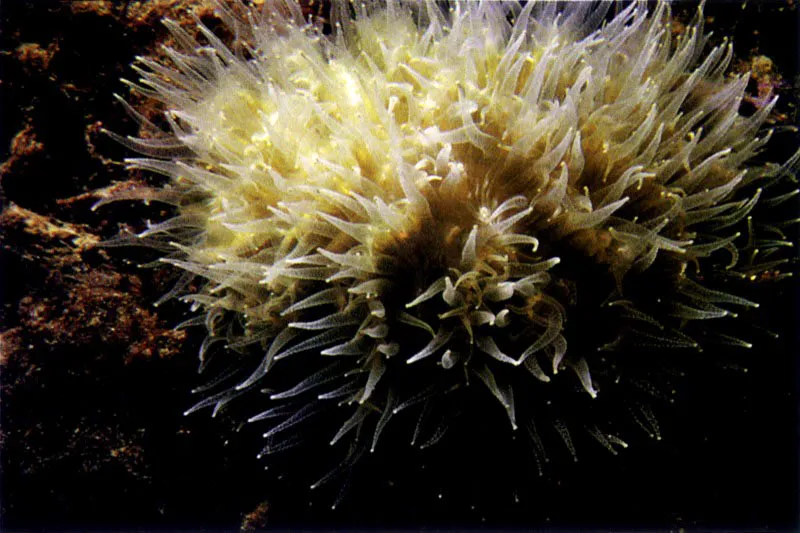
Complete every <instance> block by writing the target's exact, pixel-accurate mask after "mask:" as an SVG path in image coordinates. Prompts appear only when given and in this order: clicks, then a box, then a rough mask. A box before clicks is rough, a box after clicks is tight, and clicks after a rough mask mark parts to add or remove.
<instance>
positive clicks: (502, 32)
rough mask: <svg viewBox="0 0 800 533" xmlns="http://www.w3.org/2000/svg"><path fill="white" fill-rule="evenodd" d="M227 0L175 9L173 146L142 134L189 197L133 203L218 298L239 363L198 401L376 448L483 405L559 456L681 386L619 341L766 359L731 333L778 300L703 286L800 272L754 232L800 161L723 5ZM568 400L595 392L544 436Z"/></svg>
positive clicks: (167, 72)
mask: <svg viewBox="0 0 800 533" xmlns="http://www.w3.org/2000/svg"><path fill="white" fill-rule="evenodd" d="M217 11H218V14H219V17H220V19H221V20H222V22H223V26H224V27H225V28H227V30H228V31H229V33H230V35H232V36H233V37H234V38H233V39H232V41H231V42H228V43H227V44H225V43H223V42H222V40H221V39H220V38H219V37H218V36H216V35H215V34H214V33H213V32H211V31H210V30H208V29H207V28H206V27H205V26H204V25H203V24H202V23H200V22H199V20H198V23H197V28H196V29H197V31H198V33H199V34H201V37H199V39H200V40H199V41H198V40H197V39H196V38H195V37H193V36H191V34H190V33H189V32H187V30H185V29H184V28H181V27H180V26H178V25H177V24H175V23H173V22H170V21H166V24H167V25H168V27H169V29H170V32H171V35H172V39H173V40H174V43H175V45H174V47H172V48H165V49H164V55H165V59H164V60H156V59H149V58H139V59H138V60H137V64H136V66H135V67H134V68H135V69H136V70H137V71H138V72H139V73H140V75H141V79H140V81H139V82H138V83H137V84H132V85H133V87H134V90H135V91H137V92H139V93H141V94H144V95H147V96H151V97H153V98H155V99H157V100H160V101H162V102H163V103H164V105H165V108H166V110H167V111H166V113H165V118H166V121H167V122H168V123H169V124H170V126H171V132H168V133H167V132H163V131H162V130H160V129H158V128H156V127H155V126H154V125H153V124H152V123H150V122H148V121H147V120H146V119H145V118H144V117H143V116H141V115H139V114H138V113H136V112H135V111H133V110H132V109H130V107H129V106H128V108H129V110H130V111H131V113H132V114H133V115H134V116H135V117H136V118H137V119H138V120H139V122H140V124H141V125H142V127H143V129H144V130H145V131H146V132H147V135H144V138H130V137H129V138H121V137H118V138H119V140H120V142H122V143H123V144H125V145H127V146H129V147H130V148H132V149H134V150H136V151H138V152H140V153H143V154H144V155H145V157H143V158H136V159H130V160H128V163H129V166H130V167H131V168H134V169H142V170H146V171H153V172H156V173H160V174H164V175H166V176H169V177H170V178H171V184H170V185H169V186H167V187H166V188H164V189H159V190H141V189H140V190H137V191H134V192H131V193H129V194H127V195H126V194H120V193H118V194H117V195H116V196H115V197H114V199H120V198H134V197H139V198H145V199H149V200H159V201H163V202H168V203H172V204H174V205H175V206H177V213H178V214H177V216H176V217H175V218H173V219H171V220H168V221H166V222H163V223H161V224H157V225H153V226H151V227H150V228H148V229H147V230H146V231H144V232H143V233H142V234H140V235H138V236H136V237H134V239H144V240H147V241H148V242H149V243H150V244H151V245H153V246H163V247H164V249H166V250H171V252H170V255H168V257H166V258H165V259H164V261H165V262H167V263H170V264H172V265H175V266H177V267H179V268H180V269H183V270H185V271H186V272H187V276H185V277H184V279H183V283H182V284H181V285H180V286H178V287H176V289H175V290H174V291H172V292H171V293H170V294H169V296H174V295H176V294H178V295H181V290H182V288H183V287H185V286H186V285H187V284H188V281H189V280H190V279H192V278H194V277H199V278H200V279H202V280H205V282H206V283H205V285H204V287H203V288H202V289H201V290H200V291H199V292H193V293H191V294H182V295H181V297H182V298H183V299H184V300H186V301H189V302H192V304H193V306H194V308H195V309H198V310H203V311H204V315H203V316H201V317H199V318H197V319H195V320H193V321H190V323H194V324H201V323H202V324H205V326H206V327H207V329H208V332H209V335H208V338H207V339H206V341H205V342H204V343H203V347H202V349H201V360H202V366H203V367H205V365H206V364H207V363H209V361H210V360H211V359H212V357H211V355H212V354H216V355H214V358H215V359H216V362H215V363H214V364H215V365H219V366H225V367H227V368H228V370H227V371H222V372H221V373H220V375H221V377H220V378H219V379H216V380H214V381H213V382H212V383H211V384H210V385H209V387H205V388H204V389H203V390H204V391H206V392H205V394H207V396H206V398H205V399H204V400H203V401H201V402H200V403H198V404H197V406H196V407H194V408H193V409H192V410H195V409H199V408H202V407H206V406H213V407H214V409H215V412H217V411H218V410H219V409H220V408H222V407H223V406H225V405H226V404H227V403H229V402H230V401H231V400H233V399H234V398H236V397H238V396H240V395H243V394H245V393H247V392H248V391H251V390H254V389H259V388H262V389H263V388H264V387H266V388H267V392H268V396H269V397H268V398H263V396H258V395H257V394H251V395H249V396H247V397H248V398H250V400H249V402H250V403H252V404H255V405H254V406H253V407H252V409H253V411H252V412H254V413H256V414H254V416H252V418H250V420H251V421H253V422H255V421H258V420H268V421H269V423H265V426H264V427H265V428H266V431H265V437H266V438H267V446H266V447H265V449H264V453H265V454H267V453H275V452H278V451H281V450H283V449H286V448H288V447H291V446H293V445H294V444H297V443H298V442H299V441H300V436H301V434H302V431H300V430H299V429H298V428H303V427H305V425H306V424H308V423H309V421H310V420H312V419H314V417H315V415H319V414H321V413H324V416H325V417H326V419H327V420H330V419H334V420H338V422H337V424H336V427H335V428H334V430H332V431H331V433H330V434H329V435H328V438H329V439H330V443H331V444H335V443H337V442H338V441H340V440H347V441H350V442H356V443H357V445H356V446H354V447H352V448H351V455H350V457H351V458H353V457H356V456H357V454H358V453H360V450H361V449H362V448H363V449H372V450H374V449H375V447H376V445H377V444H378V443H379V441H380V436H381V434H382V433H383V432H384V430H385V428H386V427H387V424H390V423H393V420H395V419H396V418H397V419H399V418H402V417H407V416H408V417H411V418H412V419H413V420H414V421H415V422H412V425H413V427H415V428H416V429H415V430H414V435H413V439H414V442H415V443H416V444H418V445H421V446H429V445H431V444H433V443H435V442H436V441H437V440H439V439H440V438H441V437H442V436H443V435H444V434H445V430H446V429H447V428H448V427H450V426H451V425H452V423H453V420H451V419H452V418H453V415H454V413H455V411H451V410H450V407H448V408H447V409H442V408H437V407H436V406H437V405H447V406H451V407H452V406H456V407H454V409H456V410H457V406H458V405H459V402H460V401H461V400H460V398H462V397H466V396H467V395H475V396H477V397H485V400H486V402H488V403H491V402H496V406H497V407H496V409H498V410H499V411H500V413H502V412H503V411H504V412H505V415H501V416H505V417H507V419H508V422H509V424H508V425H509V426H510V428H513V429H514V430H516V429H517V428H518V427H524V428H525V430H526V431H525V432H524V433H526V434H527V435H528V436H529V437H530V438H531V439H532V443H533V444H532V446H531V449H533V451H534V453H536V454H537V456H539V457H540V458H543V457H544V456H545V454H544V446H543V445H542V439H541V438H540V435H541V434H542V433H546V432H548V431H550V430H549V429H548V428H549V427H553V428H554V433H555V434H557V435H559V436H560V437H561V439H562V440H563V442H565V443H566V444H567V447H568V448H569V449H570V451H572V452H573V454H574V449H573V444H572V439H571V436H570V435H571V433H570V432H574V431H576V430H583V429H584V428H585V429H587V430H588V431H589V433H591V434H592V435H593V436H594V438H595V439H596V440H597V441H599V442H600V443H601V444H602V445H604V446H605V447H607V448H608V449H610V450H612V451H615V449H616V448H617V447H619V446H625V442H624V441H623V440H622V439H621V438H620V436H619V434H618V433H617V432H616V430H615V429H614V427H613V426H608V427H606V426H604V423H605V422H606V421H607V419H604V416H606V415H601V416H596V415H595V414H592V413H594V412H595V411H597V410H596V409H592V407H593V404H596V403H597V402H602V401H603V398H604V392H605V390H606V388H607V387H608V388H609V389H613V388H614V387H616V386H625V384H626V383H627V384H628V385H629V386H632V388H634V389H638V390H641V391H644V392H645V395H647V394H652V395H656V396H657V395H661V394H666V395H667V396H668V395H669V393H670V391H666V392H665V393H664V391H661V390H660V389H658V388H657V387H654V386H653V385H652V384H651V383H650V381H649V380H648V376H649V375H650V374H652V371H653V368H652V367H648V366H647V365H643V368H638V369H637V364H641V362H639V363H632V365H633V366H632V367H625V366H624V364H620V361H619V360H618V359H616V358H615V357H616V356H615V354H618V353H619V354H625V353H636V354H639V355H640V356H641V355H642V354H645V353H648V352H649V351H650V350H661V351H665V352H670V351H674V352H676V353H677V352H678V351H679V350H700V349H702V348H703V346H704V345H705V344H706V343H712V344H713V343H717V344H728V345H731V346H738V347H741V348H746V347H748V346H749V343H748V341H747V340H746V339H742V338H739V337H737V336H735V335H734V334H732V333H731V331H730V328H728V329H726V328H725V327H722V328H719V329H718V328H715V327H713V325H712V326H708V325H707V324H711V323H716V322H723V321H722V320H721V319H723V318H724V317H728V318H731V317H735V316H736V314H737V313H738V312H739V311H740V310H743V309H747V308H753V307H756V306H757V304H756V303H754V302H752V301H749V300H747V299H745V298H743V297H739V296H737V295H734V294H729V293H728V292H723V291H721V290H717V289H715V288H709V287H708V286H706V285H705V284H704V279H708V278H709V277H713V276H711V274H712V273H714V272H722V273H723V275H725V276H739V277H747V276H755V275H759V274H761V273H762V272H776V275H780V272H779V269H780V266H779V265H780V264H781V261H782V260H780V259H779V258H778V256H777V255H773V257H772V258H770V257H769V256H770V254H772V253H773V252H775V251H776V250H779V249H780V248H781V247H783V246H786V245H787V244H789V243H787V242H786V240H785V238H783V237H782V236H780V235H779V233H780V232H779V231H778V230H777V229H775V228H773V229H775V231H778V235H777V236H775V237H769V238H766V239H761V240H760V241H759V242H755V239H756V235H757V233H758V232H757V231H756V229H754V227H753V219H752V218H748V216H749V215H750V214H751V213H752V212H753V210H754V208H755V207H756V206H757V205H758V204H762V205H766V204H765V202H764V200H762V197H764V196H765V192H764V189H765V188H770V187H772V186H773V185H774V184H775V183H777V182H778V181H780V179H781V178H782V177H783V176H785V175H787V174H790V173H791V171H792V169H793V168H794V167H795V166H796V163H797V158H798V157H797V156H795V157H794V158H793V159H792V160H791V161H789V162H788V163H787V164H785V165H783V166H779V165H772V164H763V163H761V164H749V162H750V161H751V160H752V159H753V158H754V156H756V154H758V152H759V151H760V149H761V148H762V147H763V146H764V145H765V144H766V143H767V141H768V139H769V137H770V132H764V131H762V126H763V124H764V122H765V120H766V119H767V117H768V116H769V114H770V112H771V110H772V108H773V105H774V103H775V100H774V99H773V100H771V101H769V102H768V103H767V104H766V105H764V106H763V107H761V108H760V109H758V110H757V111H756V112H755V113H754V114H752V115H751V116H747V117H746V116H742V115H741V114H740V112H739V107H740V103H741V101H742V98H743V96H744V93H745V88H746V85H747V82H748V74H746V73H744V74H736V75H734V74H729V73H728V70H729V66H730V64H731V59H732V55H733V52H732V46H731V44H730V43H728V42H723V43H722V44H720V45H718V46H716V47H713V48H710V49H708V48H709V47H708V46H707V38H706V36H704V34H703V30H702V14H701V13H699V12H698V14H697V16H696V17H695V19H694V21H693V22H692V23H691V24H689V25H687V26H685V27H684V26H673V22H671V15H670V8H669V7H668V6H667V5H666V4H664V3H659V4H658V5H657V6H656V7H655V8H654V9H652V10H650V11H649V10H648V7H647V5H646V4H645V3H635V4H630V5H628V6H627V7H624V8H623V9H620V10H619V12H618V13H616V14H615V15H614V16H609V14H608V5H607V4H596V5H595V4H591V3H576V4H571V5H568V6H566V7H565V6H557V5H556V4H555V3H549V2H528V3H526V4H524V7H523V6H521V5H518V4H516V3H495V2H480V3H471V2H455V3H453V4H452V5H451V6H450V9H449V10H442V9H441V7H440V6H439V5H438V4H437V3H435V2H433V1H427V2H422V3H416V2H392V1H389V2H364V3H354V4H352V5H351V4H349V3H347V2H343V1H336V2H333V7H332V13H331V19H332V21H333V22H332V24H331V28H332V29H331V31H326V30H324V29H323V24H322V22H320V21H313V20H312V21H310V22H309V21H307V20H305V19H304V17H303V15H302V13H301V12H300V10H299V8H298V7H297V6H295V5H294V4H293V3H291V2H287V3H285V4H281V5H276V4H275V3H267V5H266V7H264V8H262V9H261V10H260V11H259V10H256V9H249V8H245V7H244V6H243V5H240V4H238V3H236V2H235V3H232V4H228V3H224V4H223V3H220V4H219V5H218V10H217ZM126 105H127V104H126ZM794 192H796V191H794ZM794 192H792V191H789V192H788V193H786V194H784V195H781V196H774V195H773V197H772V199H771V200H769V202H770V205H769V206H771V205H775V204H778V203H780V202H781V201H784V200H787V199H789V198H791V197H792V195H793V194H794ZM769 206H768V207H769ZM748 224H749V226H748ZM748 227H749V229H748ZM762 233H763V232H762ZM756 248H758V249H759V250H760V252H759V253H760V254H761V255H759V260H758V261H754V260H753V256H754V255H755V254H754V251H755V250H756ZM742 251H744V252H745V254H744V255H741V252H742ZM740 255H741V257H740ZM764 255H766V256H767V257H766V260H764V261H762V260H761V256H764ZM771 259H775V261H771ZM217 343H219V345H220V346H216V347H215V348H211V347H212V346H213V345H215V344H217ZM222 346H227V348H228V350H227V351H225V350H221V349H220V348H221V347H222ZM254 354H255V355H254ZM639 359H641V357H640V358H639ZM212 366H213V365H212ZM638 370H642V372H641V373H639V372H638ZM562 371H563V372H562ZM288 380H294V382H293V383H292V384H290V385H288V386H287V381H288ZM487 391H488V393H489V394H487ZM553 394H556V395H566V396H570V397H571V396H579V395H580V396H583V397H585V398H587V399H588V400H587V401H586V402H584V403H580V404H576V405H579V406H580V407H579V408H577V409H578V411H577V413H575V412H573V414H572V415H569V416H566V417H563V416H561V415H553V416H552V417H550V420H544V421H543V420H542V419H547V418H548V415H547V414H546V413H547V412H548V411H547V410H548V409H550V408H552V403H553V402H550V401H549V400H550V399H552V398H553V396H552V395H553ZM492 397H494V399H492ZM595 398H596V399H595ZM546 400H547V401H546ZM556 403H557V402H556ZM546 404H550V407H545V405H546ZM631 405H632V407H631V409H629V410H628V411H626V412H624V413H622V415H624V416H630V415H631V414H632V415H633V418H634V419H635V420H638V422H639V423H640V425H642V426H643V427H645V429H646V430H647V431H648V432H650V433H652V434H657V433H658V426H657V423H656V422H655V419H654V417H653V415H652V413H651V412H650V411H649V409H648V408H647V407H646V405H643V404H640V403H638V402H633V403H632V404H631ZM412 406H414V407H415V408H414V409H412ZM556 408H558V409H562V407H561V406H560V405H558V406H556ZM584 409H585V410H586V412H585V413H583V412H582V410H584ZM601 412H602V411H601ZM410 413H416V414H410ZM432 413H438V414H436V415H435V416H434V415H432ZM542 413H545V414H542ZM467 414H469V413H467ZM537 417H538V418H537ZM466 418H467V419H468V417H466ZM565 419H577V420H579V421H580V424H582V425H583V426H584V428H581V427H572V426H570V424H568V423H564V420H565ZM463 423H469V421H468V420H466V421H464V422H463ZM352 450H359V451H355V452H354V451H352Z"/></svg>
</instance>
